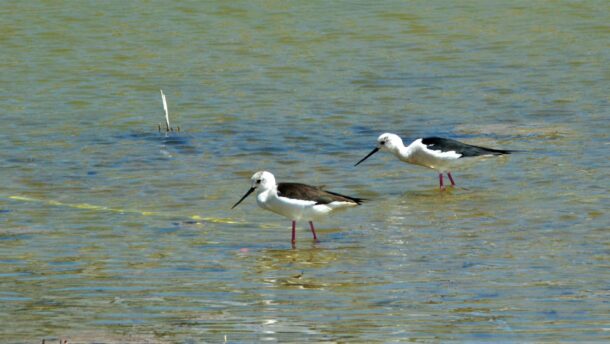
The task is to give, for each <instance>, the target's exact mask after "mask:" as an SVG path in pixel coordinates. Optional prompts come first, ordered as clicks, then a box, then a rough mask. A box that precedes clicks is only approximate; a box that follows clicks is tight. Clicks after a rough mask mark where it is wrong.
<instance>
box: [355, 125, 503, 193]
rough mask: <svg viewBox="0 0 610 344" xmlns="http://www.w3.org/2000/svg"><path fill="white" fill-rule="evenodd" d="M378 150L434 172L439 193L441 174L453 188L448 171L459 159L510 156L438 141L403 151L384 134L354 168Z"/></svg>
mask: <svg viewBox="0 0 610 344" xmlns="http://www.w3.org/2000/svg"><path fill="white" fill-rule="evenodd" d="M379 150H385V151H389V152H390V153H392V154H394V155H395V156H396V157H397V158H398V159H400V160H401V161H404V162H407V163H409V164H415V165H420V166H424V167H428V168H432V169H434V170H436V171H438V173H439V174H438V181H439V184H440V188H441V189H443V188H444V185H443V173H446V174H447V177H449V180H450V181H451V186H455V182H454V181H453V177H452V176H451V172H450V170H451V168H452V167H454V166H455V165H456V162H457V161H460V160H463V158H473V157H485V156H493V155H504V154H510V153H511V152H513V151H511V150H501V149H492V148H486V147H480V146H473V145H469V144H466V143H462V142H459V141H456V140H452V139H445V138H441V137H426V138H419V139H417V140H415V141H413V142H412V143H411V144H410V145H408V146H406V147H405V145H404V144H403V143H402V139H401V138H400V137H399V136H398V135H396V134H390V133H385V134H381V135H380V136H379V137H378V138H377V147H375V148H374V149H373V150H372V151H371V152H370V153H369V154H368V155H367V156H365V157H364V158H362V159H361V160H360V161H358V162H357V163H356V164H355V165H354V166H358V165H359V164H360V163H361V162H363V161H364V160H366V159H368V158H369V157H370V156H371V155H373V154H375V153H377V152H378V151H379Z"/></svg>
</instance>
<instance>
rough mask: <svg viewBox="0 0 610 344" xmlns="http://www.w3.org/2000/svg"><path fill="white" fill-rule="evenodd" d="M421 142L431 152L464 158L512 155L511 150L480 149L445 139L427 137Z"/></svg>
mask: <svg viewBox="0 0 610 344" xmlns="http://www.w3.org/2000/svg"><path fill="white" fill-rule="evenodd" d="M421 142H422V143H423V144H424V145H426V147H428V149H430V150H440V151H441V152H450V151H454V152H456V153H458V154H461V155H462V157H472V156H481V155H502V154H510V153H511V151H510V150H503V149H493V148H487V147H480V146H474V145H469V144H466V143H462V142H460V141H456V140H452V139H445V138H442V137H426V138H423V139H422V140H421Z"/></svg>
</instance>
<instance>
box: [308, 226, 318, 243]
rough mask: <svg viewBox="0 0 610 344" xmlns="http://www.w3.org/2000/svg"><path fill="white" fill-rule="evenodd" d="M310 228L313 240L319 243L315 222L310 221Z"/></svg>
mask: <svg viewBox="0 0 610 344" xmlns="http://www.w3.org/2000/svg"><path fill="white" fill-rule="evenodd" d="M309 227H311V234H313V240H315V241H318V237H317V236H316V230H315V228H313V221H309Z"/></svg>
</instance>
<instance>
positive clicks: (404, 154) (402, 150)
mask: <svg viewBox="0 0 610 344" xmlns="http://www.w3.org/2000/svg"><path fill="white" fill-rule="evenodd" d="M411 146H412V144H411V145H409V146H408V147H405V145H404V144H403V143H402V142H400V143H397V144H396V145H394V147H392V149H390V152H391V153H392V154H394V156H396V157H397V158H398V159H400V160H403V161H408V160H409V159H410V158H411V155H412V154H413V148H412V147H411Z"/></svg>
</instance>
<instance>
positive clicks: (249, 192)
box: [231, 187, 256, 209]
mask: <svg viewBox="0 0 610 344" xmlns="http://www.w3.org/2000/svg"><path fill="white" fill-rule="evenodd" d="M254 190H256V188H255V187H251V188H250V190H248V192H246V194H245V195H244V197H242V198H241V199H240V200H239V201H237V203H235V205H233V206H232V207H231V209H233V208H235V207H237V206H238V205H239V203H241V201H243V200H245V199H246V197H248V196H250V194H251V193H252V192H254Z"/></svg>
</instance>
